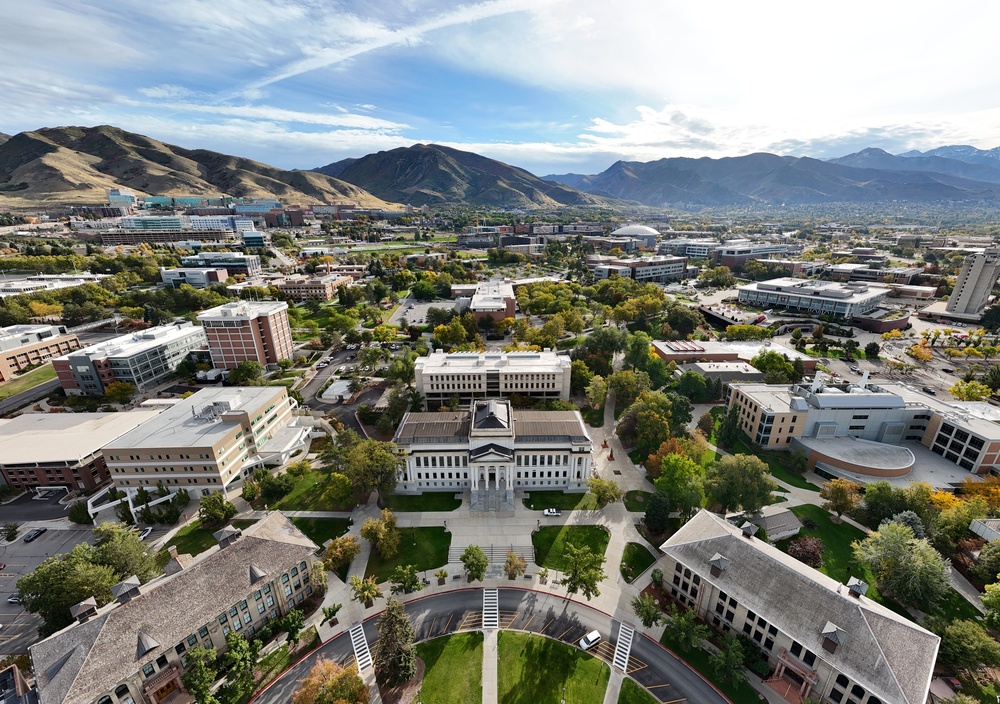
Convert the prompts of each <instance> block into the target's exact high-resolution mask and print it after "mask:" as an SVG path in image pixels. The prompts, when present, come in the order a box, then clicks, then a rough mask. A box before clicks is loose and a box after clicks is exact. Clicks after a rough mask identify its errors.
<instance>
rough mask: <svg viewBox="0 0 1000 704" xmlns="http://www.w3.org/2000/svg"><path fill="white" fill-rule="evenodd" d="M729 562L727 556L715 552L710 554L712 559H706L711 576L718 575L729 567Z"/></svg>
mask: <svg viewBox="0 0 1000 704" xmlns="http://www.w3.org/2000/svg"><path fill="white" fill-rule="evenodd" d="M729 562H730V560H729V558H728V557H723V556H722V555H721V554H720V553H715V554H714V555H712V559H711V560H709V561H708V564H709V568H710V569H709V572H710V573H711V575H712V576H713V577H718V576H719V575H721V574H722V573H723V572H725V571H726V568H727V567H729Z"/></svg>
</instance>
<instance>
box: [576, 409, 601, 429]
mask: <svg viewBox="0 0 1000 704" xmlns="http://www.w3.org/2000/svg"><path fill="white" fill-rule="evenodd" d="M580 415H581V416H583V420H584V421H586V423H587V425H589V426H590V427H591V428H600V427H601V426H602V425H604V406H601V407H600V408H591V407H590V406H587V407H586V408H581V409H580Z"/></svg>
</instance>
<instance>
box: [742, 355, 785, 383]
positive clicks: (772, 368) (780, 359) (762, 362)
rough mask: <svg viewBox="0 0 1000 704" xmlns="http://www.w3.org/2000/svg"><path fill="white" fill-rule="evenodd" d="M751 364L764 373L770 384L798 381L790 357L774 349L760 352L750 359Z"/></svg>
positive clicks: (765, 380)
mask: <svg viewBox="0 0 1000 704" xmlns="http://www.w3.org/2000/svg"><path fill="white" fill-rule="evenodd" d="M750 366H752V367H754V368H755V369H757V370H758V371H760V372H761V373H763V374H764V382H765V383H768V384H787V383H789V382H791V381H796V378H795V366H794V365H793V364H792V363H791V362H790V361H789V360H788V357H786V356H785V355H783V354H781V353H780V352H775V351H774V350H765V351H763V352H760V353H759V354H758V355H757V356H756V357H754V358H753V359H751V360H750Z"/></svg>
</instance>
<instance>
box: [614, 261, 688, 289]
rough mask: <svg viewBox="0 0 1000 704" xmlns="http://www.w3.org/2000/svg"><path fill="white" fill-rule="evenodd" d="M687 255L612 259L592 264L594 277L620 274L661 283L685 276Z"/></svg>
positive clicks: (637, 279) (624, 276) (628, 277)
mask: <svg viewBox="0 0 1000 704" xmlns="http://www.w3.org/2000/svg"><path fill="white" fill-rule="evenodd" d="M686 271H687V257H671V256H665V255H657V256H655V257H643V258H641V259H612V260H611V261H602V262H601V263H598V264H596V265H595V266H594V278H597V279H607V278H610V277H611V276H620V277H622V278H627V279H635V280H636V281H642V282H650V283H663V282H666V281H677V280H679V279H683V278H684V277H685V274H686Z"/></svg>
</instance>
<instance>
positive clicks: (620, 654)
mask: <svg viewBox="0 0 1000 704" xmlns="http://www.w3.org/2000/svg"><path fill="white" fill-rule="evenodd" d="M634 636H635V629H634V628H632V627H631V626H629V625H626V624H624V623H621V624H619V625H618V640H617V641H616V642H615V657H614V659H613V660H612V664H613V665H614V666H615V667H617V668H618V669H619V670H621V671H622V672H625V671H627V670H628V656H629V654H631V652H632V638H633V637H634Z"/></svg>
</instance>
